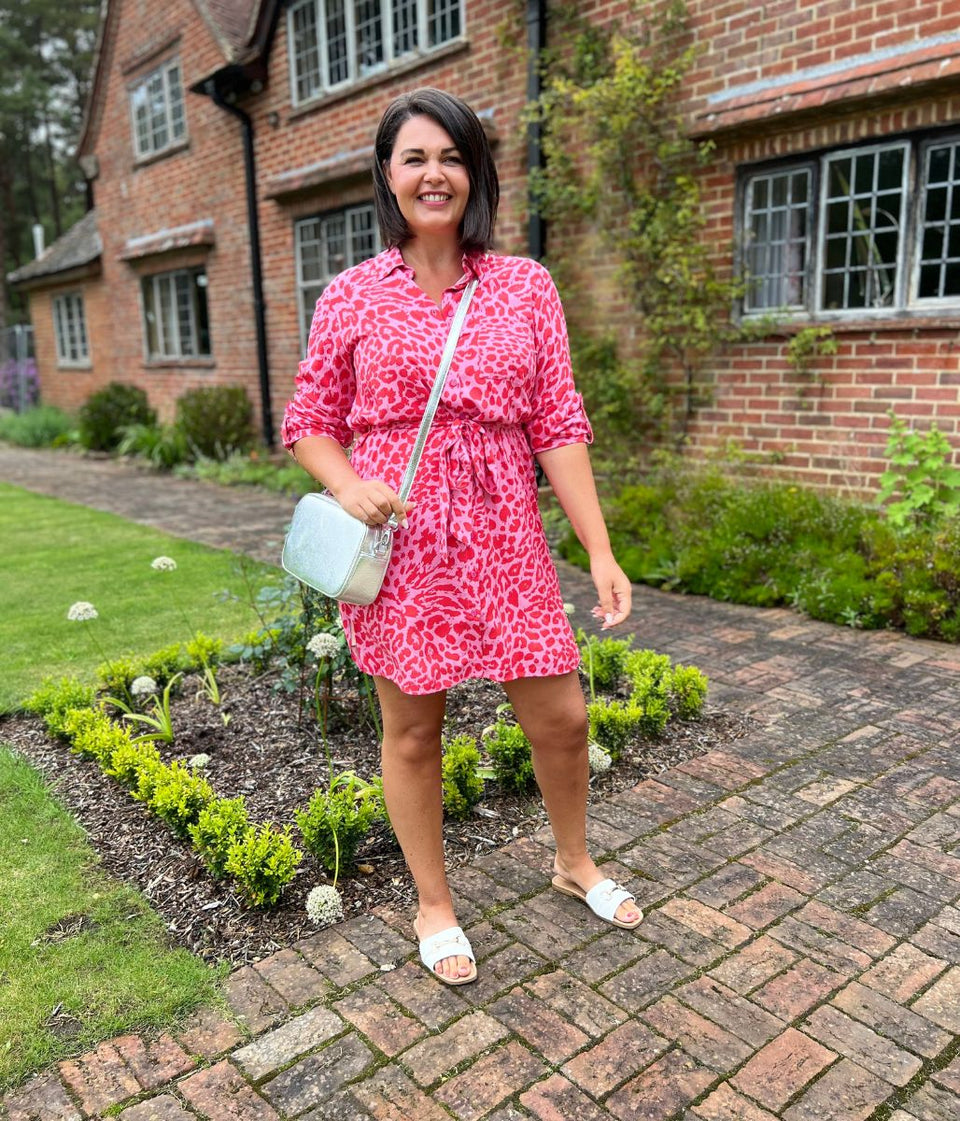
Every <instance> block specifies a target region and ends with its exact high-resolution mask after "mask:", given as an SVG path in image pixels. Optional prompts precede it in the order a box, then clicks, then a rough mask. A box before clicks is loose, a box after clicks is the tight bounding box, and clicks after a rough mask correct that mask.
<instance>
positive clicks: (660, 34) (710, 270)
mask: <svg viewBox="0 0 960 1121" xmlns="http://www.w3.org/2000/svg"><path fill="white" fill-rule="evenodd" d="M687 28H688V19H687V10H686V5H685V4H684V3H683V0H652V2H649V3H645V4H642V5H639V6H638V8H637V10H636V13H635V15H634V16H632V17H631V19H630V27H629V28H624V27H619V28H617V27H614V28H598V27H597V26H595V25H592V24H590V23H588V22H587V21H586V20H585V19H584V18H583V17H582V16H581V15H579V14H578V12H577V6H576V5H571V6H569V7H568V8H566V9H564V10H563V11H562V12H559V13H557V14H556V15H555V16H554V20H553V22H552V24H551V29H552V34H553V45H552V47H551V50H550V52H549V54H548V55H547V56H545V57H544V58H543V59H542V67H543V83H542V93H541V96H540V98H539V99H538V101H537V102H536V103H535V104H534V105H533V106H531V109H530V112H531V115H532V118H533V119H534V120H536V121H537V122H538V123H539V125H540V128H541V135H542V144H543V154H544V166H543V168H541V169H538V170H537V171H535V172H534V175H533V184H532V187H533V196H534V199H535V205H536V206H537V207H538V209H539V210H540V212H541V213H542V214H543V215H544V216H545V217H546V218H547V219H548V221H550V222H551V227H550V229H551V237H550V241H549V243H548V248H549V258H550V262H551V265H553V266H554V267H555V270H556V273H557V275H558V277H559V278H560V282H561V285H562V286H565V287H566V288H567V293H566V294H567V295H568V296H569V295H570V291H569V287H570V285H571V284H572V285H576V284H577V279H576V274H577V268H576V259H577V258H578V257H582V255H583V252H584V243H583V238H584V237H585V236H586V237H589V235H590V234H593V235H595V236H596V237H597V238H598V239H599V244H600V246H601V247H602V249H603V251H604V254H605V255H606V256H607V257H608V258H609V260H610V261H611V262H612V263H614V264H615V265H616V280H617V287H616V292H618V293H619V294H620V296H621V298H622V300H624V301H625V302H626V304H627V306H628V309H629V312H630V315H631V318H633V319H634V321H635V324H636V332H635V334H636V340H637V342H636V347H635V351H636V353H635V355H633V356H632V357H631V359H630V361H629V363H622V362H621V363H620V365H619V375H618V377H619V381H618V383H617V384H619V385H620V387H621V389H623V386H624V384H625V381H627V380H630V379H629V378H628V377H626V376H625V374H632V380H633V393H632V395H630V401H629V403H630V404H631V405H632V407H633V409H634V411H635V412H636V413H637V414H638V415H636V416H635V417H633V418H632V421H631V424H632V429H633V431H635V432H642V431H644V429H645V428H646V430H647V431H649V428H650V426H651V425H653V426H654V427H656V428H657V429H658V430H659V434H660V435H662V436H667V435H672V436H673V437H674V439H676V440H677V441H682V437H683V432H684V430H685V427H686V423H687V420H688V418H689V417H690V416H691V415H692V413H693V411H694V409H695V407H696V405H697V404H698V403H699V402H700V401H702V400H705V399H706V379H705V377H704V373H705V362H706V359H707V358H708V356H709V355H711V354H713V353H715V352H716V351H717V349H718V348H720V347H721V346H723V344H724V343H725V342H727V341H729V340H731V339H732V338H733V337H737V336H739V333H740V332H739V329H738V327H737V325H736V324H735V323H733V322H732V321H731V318H730V309H731V306H732V304H733V302H734V300H735V299H736V297H737V295H738V291H739V288H738V284H737V282H736V280H735V279H734V278H733V277H731V276H730V275H728V274H727V273H725V272H723V271H721V270H720V269H718V267H717V264H716V261H715V257H714V256H713V254H715V252H716V250H715V247H714V249H713V252H711V242H710V240H708V238H707V236H706V221H707V219H706V215H705V210H704V205H703V200H702V190H701V180H700V171H701V169H702V168H703V167H704V165H705V164H706V163H707V162H708V161H709V160H710V158H711V155H712V145H711V144H710V143H709V142H705V141H696V140H692V139H691V138H690V137H688V136H687V135H686V133H685V130H684V122H683V120H682V118H681V114H680V109H679V105H680V95H681V94H682V92H683V90H682V86H683V82H684V78H685V76H686V75H687V73H688V72H689V70H690V68H691V64H692V62H693V60H694V58H695V55H696V51H697V47H696V46H695V45H694V44H693V42H692V41H691V37H690V35H689V32H688V29H687ZM558 234H559V236H558ZM571 302H572V301H571ZM585 336H586V337H585ZM572 337H573V341H574V349H575V357H576V351H577V349H578V346H579V347H583V346H585V347H586V348H587V349H588V350H589V349H590V346H591V345H593V346H596V342H597V339H598V338H599V336H598V334H597V329H596V328H595V327H591V328H590V329H588V330H587V331H586V332H584V329H583V327H582V325H581V326H579V327H575V329H574V331H573V332H572ZM588 337H589V338H592V340H593V342H592V344H591V343H590V342H589V341H588ZM607 337H608V338H609V336H607ZM577 373H578V378H579V377H580V376H581V371H580V370H578V371H577ZM609 373H610V371H609V370H608V371H607V375H608V376H609ZM585 374H586V380H587V382H588V383H589V380H590V375H589V371H585ZM588 387H589V386H588ZM608 395H609V393H608ZM588 398H589V394H588ZM588 403H589V400H588ZM627 403H628V402H627V400H626V396H624V399H623V400H622V401H621V402H620V405H621V406H622V407H625V406H626V404H627Z"/></svg>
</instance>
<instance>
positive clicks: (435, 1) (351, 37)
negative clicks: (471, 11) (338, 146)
mask: <svg viewBox="0 0 960 1121" xmlns="http://www.w3.org/2000/svg"><path fill="white" fill-rule="evenodd" d="M373 2H374V3H377V2H378V3H379V5H380V26H381V28H382V33H383V38H382V46H383V60H382V61H381V62H378V63H377V64H376V65H374V66H370V67H367V68H364V67H362V66H361V65H360V63H359V59H358V51H357V46H356V43H357V3H358V0H343V5H344V15H345V20H346V39H347V44H348V52H349V53H348V56H347V76H346V78H343V79H341V80H339V81H336V82H333V81H331V78H330V54H329V49H328V48H329V44H328V40H327V0H296V2H295V3H293V4H291V5H290V6H289V7H288V8H287V58H288V64H289V70H290V96H291V99H292V102H293V104H294V106H298V105H304V104H309V103H310V102H311V101H315V100H316V99H317V98H319V97H322V96H324V95H325V94H328V93H333V92H335V91H337V90H340V89H345V88H347V87H349V86H351V85H353V84H354V83H356V82H359V81H362V80H364V79H365V78H369V77H370V76H372V75H374V74H378V73H384V72H386V71H388V70H390V69H392V68H393V67H395V66H397V65H401V64H403V63H405V62H407V61H408V60H410V59H417V58H421V57H424V56H427V55H430V54H432V53H433V52H434V51H437V50H439V49H441V48H442V47H446V46H448V45H449V44H450V43H457V42H460V41H461V40H462V39H464V38H465V36H466V0H416V10H417V42H418V46H417V47H416V48H415V49H413V50H408V51H402V52H400V53H396V54H395V53H394V21H393V4H394V0H373ZM438 6H439V7H441V8H442V9H443V11H442V13H440V14H439V15H438V13H437V10H436V9H437V7H438ZM307 7H312V8H313V9H314V19H315V24H316V28H317V44H316V50H317V52H318V55H319V62H320V73H319V86H318V88H317V89H316V90H315V91H314V92H312V93H310V94H308V95H307V96H306V97H300V95H299V92H298V85H299V82H298V78H299V70H298V60H297V53H296V47H295V39H294V20H295V18H296V16H297V14H298V13H299V12H300V11H302V10H303V9H304V8H307ZM431 8H432V9H433V11H432V12H431ZM454 10H456V12H457V16H458V21H459V31H458V33H457V34H456V35H451V36H448V37H447V38H445V39H443V40H441V41H439V42H436V43H431V42H430V28H431V22H433V23H436V22H437V20H438V18H440V19H444V20H445V19H448V18H449V17H450V14H451V12H452V11H454Z"/></svg>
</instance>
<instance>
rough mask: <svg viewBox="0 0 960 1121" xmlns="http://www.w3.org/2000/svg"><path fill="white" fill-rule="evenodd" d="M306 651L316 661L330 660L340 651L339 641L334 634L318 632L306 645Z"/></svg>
mask: <svg viewBox="0 0 960 1121" xmlns="http://www.w3.org/2000/svg"><path fill="white" fill-rule="evenodd" d="M307 649H308V650H309V651H310V653H311V654H312V655H313V656H314V657H315V658H317V659H320V658H332V657H333V656H334V654H336V653H337V652H338V651H339V650H340V639H339V638H337V636H336V635H335V634H328V633H327V632H326V631H320V633H319V634H315V635H314V636H313V638H311V639H310V641H309V642H308V643H307Z"/></svg>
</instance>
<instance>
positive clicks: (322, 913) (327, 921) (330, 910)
mask: <svg viewBox="0 0 960 1121" xmlns="http://www.w3.org/2000/svg"><path fill="white" fill-rule="evenodd" d="M307 916H308V918H310V920H311V921H312V922H315V923H316V924H317V926H330V925H331V924H332V923H335V922H339V921H340V920H341V919H342V918H343V899H342V898H341V896H340V892H339V891H337V889H336V888H335V887H332V886H331V885H330V884H318V885H317V887H315V888H312V889H311V891H310V894H309V895H308V896H307Z"/></svg>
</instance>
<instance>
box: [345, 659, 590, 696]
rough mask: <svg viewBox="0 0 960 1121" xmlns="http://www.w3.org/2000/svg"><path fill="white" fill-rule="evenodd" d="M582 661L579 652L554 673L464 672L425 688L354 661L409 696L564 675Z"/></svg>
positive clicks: (573, 669)
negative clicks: (479, 683) (406, 684)
mask: <svg viewBox="0 0 960 1121" xmlns="http://www.w3.org/2000/svg"><path fill="white" fill-rule="evenodd" d="M580 661H581V659H580V656H579V654H578V655H577V659H576V661H575V662H574V663H573V664H572V665H571V666H569V668H567V669H559V670H556V671H555V672H553V673H518V674H514V675H513V676H508V677H491V676H490V675H489V674H486V673H468V674H464V675H462V676H457V675H451V677H450V679H449V681H447V679H446V678H445V679H444V682H446V683H445V684H444V683H441V684H438V685H436V686H431V687H429V688H426V689H424V688H422V687H420V686H419V685H418V686H417V687H416V688H405V687H404V685H403V683H402V682H400V681H397V680H396V679H395V678H393V677H390V676H389V674H386V673H376V674H375V673H372V672H371V671H370V670H367V669H364V668H363V666H361V665H360V663H359V662H357V661H356V659H354V662H355V664H356V666H357V668H358V669H359V670H360V671H361V672H362V673H365V674H368V675H369V676H370V677H383V678H385V679H386V680H387V681H389V682H390V683H391V684H392V685H396V687H397V688H398V689H399V690H400V691H401V693H405V694H406V695H407V696H408V697H426V696H429V695H430V694H431V693H445V692H446V691H447V690H448V689H453V688H455V687H456V686H457V685H463V684H465V683H466V682H468V681H490V682H492V683H493V684H494V685H509V684H510V683H511V682H512V681H523V680H526V679H528V678H544V677H563V676H564V675H565V674H568V673H573V672H575V671H576V670H578V669H579V668H580Z"/></svg>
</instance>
